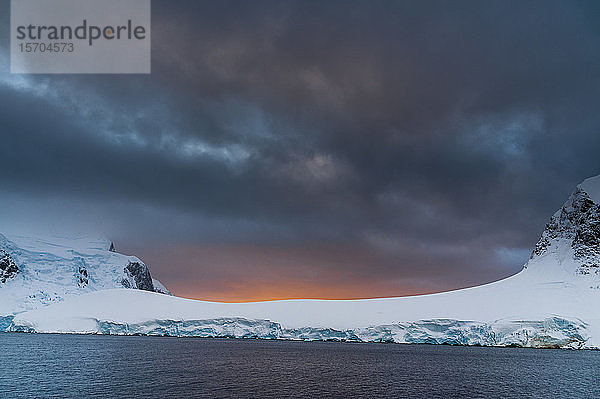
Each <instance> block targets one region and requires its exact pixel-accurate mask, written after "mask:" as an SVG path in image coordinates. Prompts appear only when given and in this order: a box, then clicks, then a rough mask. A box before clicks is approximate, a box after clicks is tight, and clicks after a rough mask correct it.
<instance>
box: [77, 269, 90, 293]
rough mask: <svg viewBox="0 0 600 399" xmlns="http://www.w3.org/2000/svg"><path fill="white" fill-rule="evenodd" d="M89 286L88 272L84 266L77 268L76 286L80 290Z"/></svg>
mask: <svg viewBox="0 0 600 399" xmlns="http://www.w3.org/2000/svg"><path fill="white" fill-rule="evenodd" d="M88 284H89V279H88V271H87V269H86V268H85V266H79V269H78V275H77V285H78V286H80V287H81V288H83V287H85V286H86V285H88Z"/></svg>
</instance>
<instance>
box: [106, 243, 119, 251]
mask: <svg viewBox="0 0 600 399" xmlns="http://www.w3.org/2000/svg"><path fill="white" fill-rule="evenodd" d="M108 250H109V251H110V252H117V249H116V248H115V244H114V243H113V242H112V241H111V242H110V247H109V248H108Z"/></svg>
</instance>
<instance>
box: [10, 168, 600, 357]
mask: <svg viewBox="0 0 600 399" xmlns="http://www.w3.org/2000/svg"><path fill="white" fill-rule="evenodd" d="M69 245H72V244H69ZM103 245H104V244H103ZM87 247H89V245H87ZM0 248H3V247H0ZM105 248H106V246H103V247H102V248H101V249H98V250H99V251H103V252H102V254H96V256H105V254H104V252H108V251H107V250H106V249H105ZM4 249H5V250H6V251H7V253H9V254H10V255H11V256H12V251H11V248H6V247H4ZM63 250H65V251H69V250H67V249H63ZM88 251H89V249H88ZM17 255H18V254H17ZM121 256H123V255H121ZM16 259H17V260H18V261H17V262H15V263H16V265H17V266H18V267H19V268H21V267H23V270H24V269H25V267H26V266H25V265H23V264H22V263H21V258H19V257H18V256H16ZM40 259H46V255H44V257H43V258H40ZM40 259H34V258H31V257H30V258H29V260H30V261H31V262H40V263H43V262H45V260H40ZM136 259H137V258H136ZM124 260H125V259H122V260H120V261H119V262H118V267H116V268H115V273H116V274H114V275H113V274H110V273H109V274H110V275H111V276H112V277H111V278H110V279H109V280H110V281H111V282H112V283H111V284H113V285H117V286H106V287H101V286H96V288H97V289H94V290H88V291H85V289H86V288H87V287H83V288H81V287H80V289H79V290H78V291H77V292H76V294H77V295H75V294H73V295H69V296H68V297H65V298H61V299H60V300H48V301H46V302H47V303H46V302H44V303H40V301H37V302H35V305H36V306H32V305H31V302H26V303H27V306H20V307H19V306H13V307H12V309H13V310H14V309H17V311H12V312H8V313H7V312H6V311H5V312H4V313H2V312H1V311H0V330H2V329H4V330H5V331H11V332H38V333H78V334H115V335H160V336H177V337H184V336H185V337H187V336H196V337H233V338H261V339H291V340H335V341H356V342H396V343H428V344H449V345H482V346H520V347H533V348H573V349H598V348H600V176H599V177H594V178H590V179H587V180H585V181H584V182H583V183H581V184H580V185H579V186H577V188H576V189H575V191H574V192H573V194H572V195H571V196H570V197H569V198H568V199H567V201H566V202H565V204H564V205H563V206H562V207H561V208H560V209H559V210H558V211H557V212H556V213H555V214H554V215H553V216H552V217H551V218H550V220H549V222H548V224H547V225H546V226H545V229H544V231H543V233H542V236H541V238H540V240H539V241H538V243H537V244H536V246H535V248H534V249H533V252H532V254H531V258H530V259H529V261H528V262H527V263H526V264H525V265H524V267H523V269H522V270H521V271H520V272H519V273H517V274H515V275H513V276H510V277H508V278H505V279H503V280H499V281H496V282H493V283H490V284H485V285H481V286H477V287H472V288H466V289H460V290H455V291H449V292H443V293H437V294H429V295H418V296H410V297H396V298H379V299H364V300H313V299H298V300H280V301H266V302H252V303H218V302H208V301H198V300H191V299H185V298H178V297H175V296H169V295H163V294H160V293H158V292H156V291H160V289H157V288H156V286H158V284H154V286H155V289H154V290H139V289H124V287H123V284H121V285H120V286H119V284H117V283H119V279H123V278H124V277H123V267H124V266H123V261H124ZM127 261H128V262H141V261H139V259H137V260H132V259H128V260H127ZM125 264H126V265H127V264H129V263H125ZM74 265H75V264H72V266H74ZM27 267H28V266H27ZM70 270H74V269H73V267H71V269H70ZM111 270H112V269H111ZM126 274H127V273H126ZM117 275H118V276H117ZM17 277H18V273H17ZM17 277H11V278H9V279H8V280H7V283H5V284H11V279H14V278H17ZM130 281H131V282H132V284H133V283H135V278H132V279H131V280H130ZM107 285H110V284H107ZM5 288H7V287H2V286H1V285H0V297H1V298H2V300H3V302H4V299H10V298H8V296H7V294H6V292H8V291H4V289H5ZM22 299H23V298H18V300H22ZM0 309H1V308H0ZM2 315H4V316H2Z"/></svg>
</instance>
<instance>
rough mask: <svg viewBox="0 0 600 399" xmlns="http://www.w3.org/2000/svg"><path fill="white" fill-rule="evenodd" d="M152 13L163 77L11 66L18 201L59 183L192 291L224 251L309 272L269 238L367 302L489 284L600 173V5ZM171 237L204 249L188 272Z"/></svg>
mask: <svg viewBox="0 0 600 399" xmlns="http://www.w3.org/2000/svg"><path fill="white" fill-rule="evenodd" d="M2 8H3V9H4V10H8V2H3V3H2ZM2 15H3V17H2V18H3V20H2V26H3V32H6V33H7V29H8V20H7V16H8V12H6V13H2ZM152 24H153V27H152V40H153V48H152V57H153V59H152V75H150V76H110V75H104V76H102V75H99V76H69V75H65V76H60V75H57V76H42V75H40V76H37V75H36V76H34V75H24V76H16V75H9V74H8V73H7V66H6V65H4V66H3V69H2V71H1V73H2V75H0V126H1V127H2V128H1V129H2V130H1V131H0V135H1V139H2V146H0V159H2V165H3V167H2V168H1V169H0V179H1V180H2V186H3V187H2V190H3V191H4V192H6V195H5V197H4V198H3V199H2V201H3V202H4V203H5V205H6V206H5V209H16V208H14V207H12V208H11V207H9V206H8V205H9V203H10V202H11V201H12V202H13V203H14V201H18V200H17V199H15V198H19V196H21V197H28V198H29V200H28V201H27V204H29V201H32V200H31V198H37V199H39V201H40V203H45V204H46V206H50V205H48V203H49V202H48V201H49V198H53V199H54V200H53V201H55V202H53V203H55V205H53V207H54V208H53V209H54V212H51V213H57V214H60V213H61V203H62V204H63V205H62V208H64V209H69V210H71V211H73V212H77V214H78V217H77V219H78V220H84V221H85V220H89V222H90V224H97V222H98V221H102V223H105V225H103V226H104V227H103V228H104V229H105V230H107V233H108V234H111V235H112V236H114V237H118V238H120V239H121V240H123V242H124V243H126V246H128V247H129V248H131V249H135V250H136V251H137V252H138V253H140V254H141V255H142V257H144V253H146V254H148V255H147V256H146V258H145V259H146V260H147V261H148V263H152V261H153V260H155V262H156V266H154V267H155V269H157V270H159V274H162V275H163V278H164V279H165V280H166V281H167V283H169V282H170V280H169V279H170V278H172V280H171V282H172V284H173V285H175V286H176V285H177V284H183V282H184V281H188V280H189V278H190V277H189V276H191V275H196V276H204V277H206V280H203V281H206V287H205V286H202V289H204V290H208V286H209V285H211V284H212V285H213V286H216V285H218V284H217V281H220V282H221V283H222V282H223V279H224V277H222V276H223V275H226V274H227V272H224V274H223V275H221V274H218V273H217V274H218V275H217V274H214V273H212V272H211V270H213V269H214V268H213V269H211V267H210V266H206V265H205V264H203V263H202V262H200V263H198V262H191V261H189V258H190V257H191V258H194V257H196V258H197V257H201V255H202V251H201V249H198V248H201V247H202V246H203V245H217V246H218V245H223V246H227V245H234V246H235V245H241V247H240V248H242V249H239V250H237V252H235V253H236V254H238V255H237V256H236V257H231V258H227V259H228V260H227V261H223V262H217V261H214V262H213V263H215V264H220V265H221V266H220V267H221V268H222V270H224V271H228V270H229V271H231V273H230V274H235V275H236V276H238V278H239V279H240V281H246V280H244V278H245V277H243V276H250V275H251V274H252V273H250V274H248V273H246V274H245V273H242V272H241V271H240V268H243V263H244V262H243V259H246V260H247V263H248V265H254V266H247V267H246V269H253V268H259V269H260V270H262V271H261V273H265V274H268V273H274V274H276V275H278V276H279V277H281V278H282V279H284V278H288V280H290V279H291V280H294V279H299V278H300V277H299V276H300V275H301V273H299V272H298V273H296V272H294V273H287V272H286V271H285V267H284V266H281V262H279V264H280V266H277V265H276V264H275V263H277V262H275V261H273V262H271V263H269V264H271V266H270V267H266V269H263V268H261V267H258V266H257V262H258V261H257V260H256V259H257V258H256V256H257V255H256V251H255V250H250V249H247V248H246V247H244V246H248V245H256V246H257V247H259V248H262V249H263V253H273V254H274V255H273V257H274V258H273V259H281V258H282V256H283V255H282V251H283V250H282V249H281V248H286V250H287V251H288V252H285V253H291V254H293V257H294V259H296V261H297V262H298V263H300V264H305V265H315V264H318V265H320V266H319V267H317V268H316V269H317V270H320V271H321V280H322V281H321V283H323V284H330V285H334V284H335V283H336V282H339V281H341V280H344V279H346V280H347V281H350V280H352V281H366V280H369V281H372V282H373V287H377V284H378V283H377V282H379V284H380V285H379V287H380V289H379V291H378V290H377V289H376V288H373V290H372V291H369V292H372V294H366V293H361V294H357V295H361V296H368V295H383V294H385V295H391V293H390V292H391V291H393V287H394V285H392V286H390V285H389V284H388V283H387V282H388V281H401V280H402V281H405V282H406V281H409V279H410V278H413V279H417V280H419V279H420V280H419V281H420V282H415V283H414V284H413V287H416V288H414V289H409V288H407V286H406V284H401V283H397V285H396V286H397V287H398V290H399V293H407V292H415V289H416V290H417V291H418V290H419V289H422V290H432V289H434V288H435V289H443V288H450V287H454V286H461V285H470V284H476V283H478V282H482V281H488V280H491V279H494V278H498V277H500V276H502V275H506V274H508V273H510V272H512V271H516V270H517V269H518V268H519V267H520V265H519V261H518V259H523V258H524V254H525V253H526V252H527V249H528V248H530V247H531V246H532V244H533V243H534V242H535V241H536V239H537V236H538V234H539V233H540V230H541V229H542V227H543V224H544V222H545V219H547V218H548V217H549V215H550V214H551V212H553V211H554V209H555V208H557V207H558V206H559V205H560V204H561V203H562V201H563V200H564V199H565V198H566V196H567V195H568V194H569V192H570V191H572V189H573V186H574V185H575V184H576V183H578V182H579V181H580V180H582V179H583V178H585V177H588V176H590V175H594V174H598V173H600V162H598V156H597V154H598V150H600V134H599V133H600V132H599V131H598V130H599V127H600V116H599V114H598V112H597V110H598V109H599V106H600V52H599V51H598V49H599V48H600V31H599V30H598V26H600V15H599V12H598V6H597V5H596V3H594V2H589V3H586V2H570V3H566V2H551V1H543V2H542V1H537V2H524V1H515V2H506V1H502V2H500V1H498V2H493V1H491V2H467V1H464V2H387V1H376V2H348V1H343V2H342V1H328V2H309V1H302V2H288V1H276V2H227V1H225V2H218V4H217V3H216V2H198V1H189V2H188V1H177V2H166V1H165V2H160V1H156V0H155V1H153V21H152ZM5 36H7V35H5ZM2 51H3V52H4V55H6V48H5V47H4V48H3V50H2ZM6 59H7V58H6ZM9 194H10V196H9ZM9 198H12V199H9ZM86 203H87V204H90V203H92V204H94V205H93V209H94V211H93V212H86V211H85V210H84V207H82V206H80V205H78V204H86ZM24 204H25V202H24ZM22 208H23V209H22V213H23V214H25V213H28V214H32V212H33V213H35V212H34V208H36V206H35V205H34V202H32V203H31V204H30V205H22ZM144 209H147V211H144ZM150 210H151V211H150ZM46 213H48V212H46ZM5 217H7V218H8V219H10V220H12V221H13V224H14V225H15V226H18V224H19V217H17V216H15V215H14V212H13V214H11V215H8V214H7V213H6V212H5ZM23 220H25V219H23ZM106 220H110V221H111V222H110V223H106V222H105V221H106ZM21 223H31V221H30V220H28V221H27V222H21ZM315 242H319V243H320V245H325V246H327V245H329V246H330V247H329V248H330V250H331V253H333V254H342V253H344V251H345V250H344V248H347V247H352V248H353V250H356V251H358V252H360V253H362V254H363V256H362V257H361V256H358V255H357V256H355V257H354V258H355V259H360V260H364V262H363V261H353V262H346V263H344V262H336V261H333V260H332V259H330V258H331V257H330V256H325V255H322V256H318V254H323V253H322V252H320V251H311V250H310V248H312V245H314V243H315ZM157 243H159V244H157ZM157 245H158V247H157ZM167 247H169V248H172V250H173V251H175V250H174V249H173V248H180V247H185V248H190V247H196V248H197V249H196V250H194V251H191V250H190V251H187V252H186V253H188V255H187V256H185V257H184V256H183V255H181V257H183V258H182V259H179V260H178V261H177V262H173V263H177V264H178V265H179V266H178V267H177V270H169V265H168V263H169V262H167V260H165V259H164V256H161V255H160V253H162V252H164V251H167V250H166V249H165V250H164V251H163V250H162V248H167ZM150 248H152V250H150ZM157 248H158V249H157ZM236 248H237V247H236ZM244 248H246V249H244ZM302 248H304V249H302ZM226 251H231V249H229V250H226V249H223V253H224V252H226ZM183 252H185V251H183ZM210 253H211V254H213V256H212V257H213V258H215V256H214V253H215V252H214V251H213V252H210ZM193 254H196V255H193ZM234 258H235V259H237V260H235V259H234ZM338 259H343V256H341V255H340V257H339V258H338ZM523 260H524V259H523ZM284 263H285V262H284ZM513 263H516V264H513ZM307 268H308V266H307ZM313 269H314V267H313ZM211 273H212V274H211ZM317 274H318V272H317ZM367 275H370V276H371V277H369V278H368V279H367V277H366V276H367ZM170 276H171V277H170ZM211 276H212V277H211ZM219 276H221V277H219ZM240 276H242V277H240ZM341 276H343V278H342V277H341ZM411 276H412V277H411ZM247 278H249V277H247ZM316 279H319V277H316ZM346 280H345V281H346ZM345 284H346V286H352V284H350V283H349V282H346V283H345ZM365 284H366V283H365ZM369 284H370V283H369ZM186 292H187V291H186ZM337 292H342V291H337ZM344 292H345V291H344ZM361 292H362V291H361ZM190 295H191V294H190ZM323 295H324V294H323ZM197 296H202V294H201V293H199V294H198V295H197Z"/></svg>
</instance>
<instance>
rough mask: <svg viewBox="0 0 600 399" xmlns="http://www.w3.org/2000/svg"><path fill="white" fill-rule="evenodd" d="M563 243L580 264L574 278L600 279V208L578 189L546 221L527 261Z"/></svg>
mask: <svg viewBox="0 0 600 399" xmlns="http://www.w3.org/2000/svg"><path fill="white" fill-rule="evenodd" d="M559 240H566V241H567V242H569V243H570V245H571V248H572V249H573V255H574V257H575V259H576V260H577V261H578V262H580V263H581V264H580V266H579V268H578V269H577V270H576V272H577V273H578V274H582V275H595V276H600V205H599V204H596V203H595V202H594V201H592V200H591V199H590V197H589V195H588V194H587V193H586V192H585V191H583V190H581V189H580V188H578V189H577V190H575V192H574V193H573V194H572V195H571V197H570V198H569V199H568V200H567V202H565V204H564V205H563V206H562V208H561V209H559V210H558V211H557V212H556V213H555V214H554V215H553V216H552V218H550V221H549V222H548V223H547V224H546V228H545V229H544V232H543V234H542V237H541V238H540V240H539V241H538V243H537V244H536V246H535V248H534V250H533V252H532V254H531V258H534V257H536V256H540V255H543V254H544V253H546V251H548V249H549V248H550V247H552V246H555V245H558V242H559Z"/></svg>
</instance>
